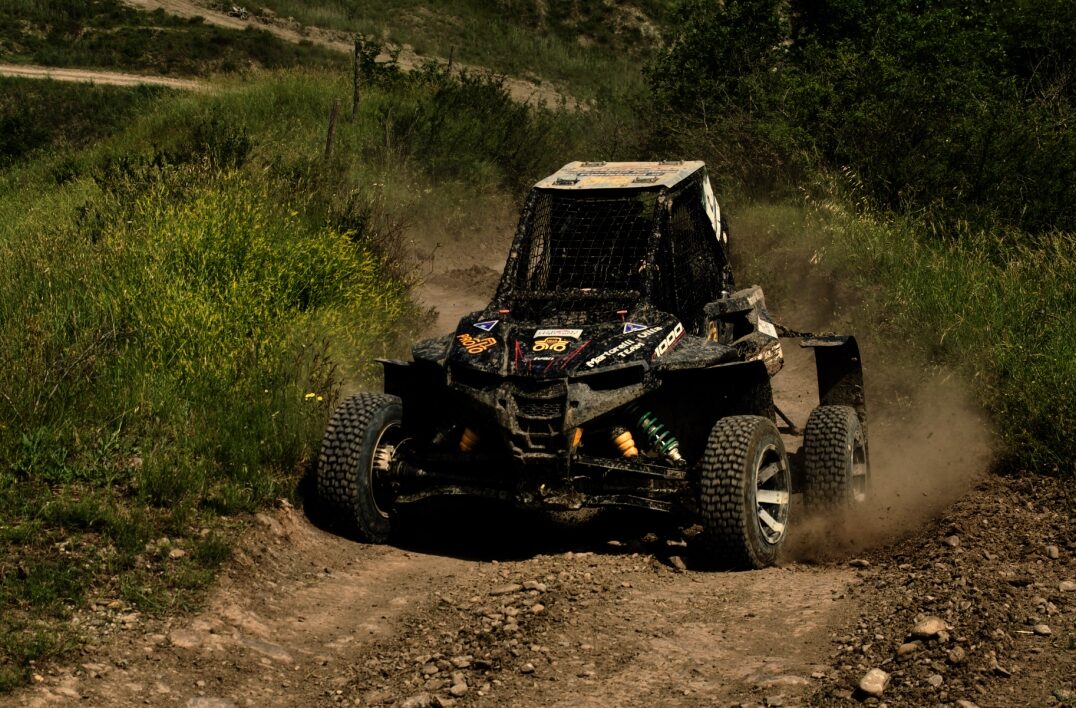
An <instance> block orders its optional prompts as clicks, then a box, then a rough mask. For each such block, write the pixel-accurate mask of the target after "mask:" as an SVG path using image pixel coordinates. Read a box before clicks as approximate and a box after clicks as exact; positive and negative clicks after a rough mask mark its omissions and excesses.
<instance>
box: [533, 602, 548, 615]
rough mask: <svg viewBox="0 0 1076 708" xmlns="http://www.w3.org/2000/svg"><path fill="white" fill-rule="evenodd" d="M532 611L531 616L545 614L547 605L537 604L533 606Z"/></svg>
mask: <svg viewBox="0 0 1076 708" xmlns="http://www.w3.org/2000/svg"><path fill="white" fill-rule="evenodd" d="M530 610H531V614H535V615H540V614H542V613H543V612H545V605H543V604H542V603H540V602H536V603H534V604H533V605H531V608H530Z"/></svg>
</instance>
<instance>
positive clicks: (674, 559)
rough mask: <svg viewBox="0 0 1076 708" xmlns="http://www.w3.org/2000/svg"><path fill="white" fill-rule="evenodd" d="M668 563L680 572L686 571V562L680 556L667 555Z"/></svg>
mask: <svg viewBox="0 0 1076 708" xmlns="http://www.w3.org/2000/svg"><path fill="white" fill-rule="evenodd" d="M669 565H671V566H672V567H673V568H675V569H676V570H677V571H679V572H681V573H683V572H686V571H687V564H686V563H684V559H683V558H681V557H680V556H669Z"/></svg>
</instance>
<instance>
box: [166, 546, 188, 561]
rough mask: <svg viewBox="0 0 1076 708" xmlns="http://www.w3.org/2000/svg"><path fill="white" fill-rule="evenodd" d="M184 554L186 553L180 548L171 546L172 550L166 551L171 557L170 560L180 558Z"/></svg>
mask: <svg viewBox="0 0 1076 708" xmlns="http://www.w3.org/2000/svg"><path fill="white" fill-rule="evenodd" d="M186 555H187V552H186V551H184V550H183V549H182V548H173V549H172V550H170V551H168V557H169V558H171V559H172V560H179V559H180V558H183V557H184V556H186Z"/></svg>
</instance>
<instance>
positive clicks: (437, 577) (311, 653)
mask: <svg viewBox="0 0 1076 708" xmlns="http://www.w3.org/2000/svg"><path fill="white" fill-rule="evenodd" d="M258 518H259V528H258V530H257V531H256V532H255V533H254V534H252V535H251V536H250V537H248V538H247V540H246V541H245V543H244V544H243V549H244V550H243V551H242V552H241V553H240V554H239V555H238V558H237V559H236V561H235V562H234V563H233V565H232V567H231V568H230V570H229V572H228V573H227V575H226V576H225V577H224V578H223V579H222V580H221V582H220V584H219V586H218V587H217V588H216V589H215V590H214V592H213V594H212V598H211V600H210V603H209V606H208V607H207V609H206V610H205V611H203V612H201V613H200V614H199V615H197V616H196V617H193V618H186V619H177V620H174V621H170V622H164V623H160V622H150V623H148V624H141V623H140V622H139V620H137V619H132V618H130V617H128V616H127V615H126V614H125V610H124V609H123V608H118V609H116V610H114V611H109V612H107V613H105V614H101V613H96V614H95V613H92V612H89V611H88V612H87V613H86V618H87V620H86V621H91V622H92V621H97V622H100V623H101V624H102V625H103V629H104V631H105V632H111V633H112V634H111V636H110V637H109V636H107V635H105V636H106V638H105V639H103V641H102V642H101V644H99V645H98V646H91V647H90V648H89V649H88V650H87V652H86V655H85V658H84V660H83V661H81V662H80V663H79V664H76V665H74V666H71V667H66V668H63V669H60V670H58V671H57V672H56V673H55V674H54V675H48V676H44V677H42V679H43V681H42V683H41V685H40V686H38V687H36V688H35V689H32V690H31V691H30V692H29V693H27V694H26V695H23V696H17V697H16V698H17V699H20V700H21V701H25V702H28V703H29V704H30V705H51V704H54V703H66V702H72V703H73V702H76V701H81V702H83V703H84V704H87V703H88V704H91V705H100V704H111V705H131V704H136V703H145V704H150V705H187V706H225V705H257V706H262V705H281V706H284V705H335V704H347V705H376V704H381V703H388V702H392V701H396V702H398V704H403V705H412V706H415V705H437V703H433V702H430V701H427V700H426V698H424V697H423V696H424V695H429V696H438V697H439V699H438V700H440V701H441V702H442V703H444V704H448V703H449V701H451V700H453V699H455V700H459V701H460V702H461V703H465V704H468V705H488V706H502V705H565V706H578V705H593V706H604V705H639V706H643V705H698V704H700V703H705V704H709V703H710V702H712V701H713V700H714V699H715V698H717V697H719V698H720V701H719V703H720V704H726V703H728V702H736V701H746V702H750V701H751V700H758V699H759V698H763V697H766V696H769V697H771V698H772V699H775V700H776V699H777V697H778V696H781V697H783V698H784V700H785V701H788V702H789V703H786V704H790V703H791V702H793V701H794V700H795V696H797V695H798V694H800V693H802V692H803V691H804V689H805V688H807V687H809V686H810V685H811V684H812V682H817V678H812V677H818V676H821V675H823V673H824V672H826V671H828V670H829V669H828V667H826V666H825V665H822V664H818V663H816V660H815V657H819V656H824V655H825V649H826V647H827V646H828V642H829V634H828V630H829V627H831V626H833V625H834V624H836V623H838V622H839V621H841V620H843V619H844V618H845V614H846V613H847V612H848V607H847V606H846V605H845V604H842V603H840V602H835V600H836V599H838V598H840V597H843V593H844V592H845V588H846V587H847V586H848V584H849V583H851V582H854V575H853V571H851V570H846V569H841V568H809V567H802V566H795V565H793V566H790V567H786V568H775V569H770V570H765V571H760V572H753V573H733V574H724V573H696V572H693V571H688V572H686V573H678V572H676V571H674V570H673V569H671V568H670V566H669V565H668V562H667V559H668V557H669V556H670V555H672V554H677V553H681V551H680V550H679V548H680V547H679V545H678V540H674V539H672V538H664V537H661V536H657V535H650V536H646V537H639V536H638V535H637V534H638V532H639V531H640V530H641V528H642V527H640V526H638V525H636V524H633V523H630V521H629V522H628V523H627V525H624V522H623V521H621V522H620V523H618V524H616V525H614V524H613V523H612V522H611V521H610V520H603V519H600V518H599V519H592V520H590V521H588V522H584V523H575V524H571V523H566V522H561V523H558V522H555V521H550V520H544V521H543V520H541V519H527V520H526V521H525V522H524V521H522V520H520V519H518V518H516V519H513V518H512V517H510V516H508V515H505V514H496V513H494V515H493V516H486V517H485V521H484V522H482V523H474V522H462V523H461V522H460V517H458V516H454V515H448V514H438V515H435V516H433V517H431V518H427V519H426V521H425V523H423V524H422V527H423V529H424V531H423V532H416V533H415V534H414V535H413V536H412V537H411V538H410V539H405V541H404V542H403V544H402V546H400V547H391V546H386V547H372V546H365V545H361V544H357V543H353V542H351V541H348V540H346V539H342V538H339V537H337V536H333V535H330V534H327V533H325V532H323V531H321V530H319V529H317V528H316V527H314V526H312V525H311V524H310V523H309V522H308V521H307V520H306V518H305V517H304V516H303V515H302V514H301V512H298V511H296V510H294V509H291V508H288V507H285V508H283V509H281V510H279V511H278V512H276V513H274V514H272V515H262V516H259V517H258ZM464 518H471V519H474V518H476V517H475V515H474V514H471V515H469V516H468V517H464ZM431 537H436V538H438V539H439V540H438V541H436V543H432V542H431V541H430V538H431ZM128 627H129V629H128ZM408 701H410V702H408Z"/></svg>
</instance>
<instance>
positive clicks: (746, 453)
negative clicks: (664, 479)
mask: <svg viewBox="0 0 1076 708" xmlns="http://www.w3.org/2000/svg"><path fill="white" fill-rule="evenodd" d="M767 426H768V427H770V428H773V431H772V432H773V435H774V436H775V437H776V439H777V441H778V443H780V436H779V435H778V434H777V430H776V428H774V426H773V422H772V421H770V420H769V419H768V418H763V417H761V416H753V415H739V416H729V417H727V418H722V419H721V420H719V421H718V422H717V424H716V425H714V427H713V430H712V431H711V432H710V437H709V439H708V441H707V443H706V450H705V452H704V453H703V459H702V464H701V465H700V472H699V512H700V515H701V517H702V526H703V534H702V540H703V543H704V545H705V547H706V550H707V551H709V552H710V553H711V554H712V556H713V558H714V560H720V561H722V562H724V563H728V564H729V565H732V566H735V567H739V568H765V567H768V566H771V565H773V563H774V561H775V556H776V549H774V550H773V552H770V553H765V552H760V549H759V548H757V547H756V545H755V544H754V543H752V533H751V528H750V526H749V525H751V524H757V523H758V521H757V519H756V517H755V510H754V509H748V508H747V505H746V504H745V503H744V498H745V494H746V489H745V485H747V484H754V475H753V470H750V471H748V469H747V468H748V466H749V465H750V464H752V459H751V449H752V442H753V441H754V440H755V438H756V437H758V436H759V435H760V434H761V433H760V431H759V429H760V428H765V427H767ZM780 449H781V454H782V455H783V454H784V448H783V446H782V447H781V448H780ZM786 470H787V465H786ZM749 472H750V473H751V474H749ZM786 473H787V472H786ZM749 477H750V479H749Z"/></svg>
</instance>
